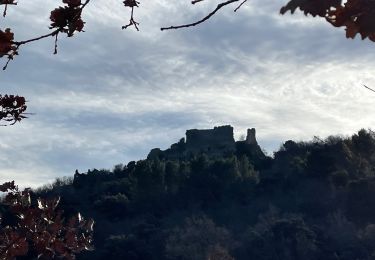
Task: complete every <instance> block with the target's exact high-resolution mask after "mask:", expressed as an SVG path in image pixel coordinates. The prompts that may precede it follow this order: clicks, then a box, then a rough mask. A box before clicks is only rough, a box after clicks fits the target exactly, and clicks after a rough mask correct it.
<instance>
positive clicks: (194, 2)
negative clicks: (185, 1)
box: [191, 0, 203, 5]
mask: <svg viewBox="0 0 375 260" xmlns="http://www.w3.org/2000/svg"><path fill="white" fill-rule="evenodd" d="M202 1H203V0H193V1H191V3H192V4H193V5H195V4H196V3H199V2H202Z"/></svg>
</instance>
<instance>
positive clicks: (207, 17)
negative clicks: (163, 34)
mask: <svg viewBox="0 0 375 260" xmlns="http://www.w3.org/2000/svg"><path fill="white" fill-rule="evenodd" d="M238 1H240V0H228V1H226V2H223V3H220V4H218V5H217V7H216V8H215V9H214V10H213V11H212V12H211V13H209V14H208V15H207V16H205V17H204V18H203V19H201V20H199V21H197V22H194V23H189V24H184V25H178V26H170V27H162V28H160V30H162V31H164V30H171V29H180V28H187V27H192V26H196V25H198V24H201V23H203V22H205V21H207V20H208V19H210V18H211V16H213V15H214V14H215V13H216V12H217V11H219V10H220V9H221V8H223V7H224V6H226V5H229V4H232V3H234V2H238Z"/></svg>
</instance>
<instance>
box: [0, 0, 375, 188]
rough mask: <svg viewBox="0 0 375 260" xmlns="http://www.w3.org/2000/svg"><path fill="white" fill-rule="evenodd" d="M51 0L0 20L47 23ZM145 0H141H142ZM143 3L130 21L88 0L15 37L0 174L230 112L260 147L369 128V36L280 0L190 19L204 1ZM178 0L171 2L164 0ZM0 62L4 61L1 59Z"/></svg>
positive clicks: (107, 155)
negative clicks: (64, 21)
mask: <svg viewBox="0 0 375 260" xmlns="http://www.w3.org/2000/svg"><path fill="white" fill-rule="evenodd" d="M56 2H57V1H55V0H33V1H25V0H19V5H18V6H17V7H10V8H9V11H8V16H7V17H6V19H1V27H0V28H1V29H4V28H6V27H11V28H12V30H13V31H14V32H15V38H16V40H24V39H28V38H31V37H34V36H36V35H41V34H45V33H46V32H48V25H49V20H48V17H49V12H50V10H52V9H53V8H54V7H55V5H56ZM149 2H150V3H149ZM149 2H147V1H144V2H143V1H142V3H141V8H138V9H137V10H136V19H138V21H139V22H140V30H141V31H140V32H137V31H135V30H134V29H133V28H130V29H128V30H125V31H122V30H121V26H122V25H124V24H126V23H127V21H128V10H127V9H124V8H122V4H121V1H119V0H96V1H93V3H92V4H90V5H89V6H87V9H86V10H85V12H84V20H85V21H86V25H85V31H86V32H84V33H80V34H77V35H76V36H74V37H73V38H66V37H63V36H62V37H60V38H59V48H58V51H59V53H58V55H52V52H53V45H54V43H53V39H46V40H43V41H39V42H35V43H32V44H29V45H26V46H23V47H22V48H21V50H20V56H18V57H17V58H16V59H15V61H14V62H11V64H10V65H9V67H8V69H7V70H6V71H5V72H1V74H0V93H1V94H5V93H8V94H19V95H23V96H25V97H27V99H28V100H29V102H28V106H29V108H28V112H32V113H35V115H33V116H31V117H30V118H29V119H27V120H24V121H23V122H22V123H20V124H16V125H15V126H12V127H2V128H0V133H1V135H0V183H1V182H4V181H8V180H16V181H17V183H19V184H20V185H23V186H25V185H27V186H33V187H35V186H38V185H41V184H44V183H47V182H49V181H52V180H53V179H54V178H56V177H59V176H72V175H73V173H74V171H75V169H78V170H79V171H80V172H85V171H87V169H89V168H90V169H91V168H107V169H110V168H112V167H113V166H114V165H115V164H118V163H127V162H129V161H131V160H137V159H142V158H145V157H146V155H147V153H148V151H149V150H150V149H151V148H154V147H160V148H162V149H166V148H168V147H169V146H170V144H172V143H174V142H176V141H178V140H179V139H180V138H181V137H183V136H184V134H185V131H186V129H191V128H212V127H213V126H218V125H226V124H230V125H232V126H234V127H235V137H236V138H239V137H240V136H241V135H243V134H245V132H246V128H250V127H255V128H256V129H257V139H258V142H259V143H260V145H261V146H262V147H263V148H264V149H265V150H266V151H267V152H268V153H269V154H272V152H273V151H274V150H276V149H278V148H279V146H280V144H281V143H282V142H283V141H286V140H288V139H295V140H311V138H312V137H313V136H314V135H315V136H320V137H326V136H328V135H332V134H341V135H350V134H353V133H354V132H356V131H357V130H359V129H360V128H373V126H374V123H375V116H374V115H375V106H374V103H375V93H372V92H370V91H368V90H366V89H365V88H363V87H362V84H366V85H368V86H373V87H375V79H374V77H373V75H374V73H373V72H374V70H373V68H374V67H375V53H374V51H373V50H374V46H375V45H374V43H371V42H370V41H368V40H365V41H361V40H360V39H359V38H358V39H355V40H347V39H345V36H344V35H345V31H344V30H343V29H336V28H333V27H332V26H331V25H330V24H328V23H326V22H325V21H323V20H321V19H316V18H315V19H314V18H306V17H304V16H303V15H300V14H297V15H293V16H292V15H290V14H288V15H285V16H280V15H279V9H280V7H281V6H282V5H283V4H284V1H277V0H251V1H249V2H248V3H247V4H246V5H244V6H243V7H242V8H241V9H240V10H239V12H237V13H234V12H233V9H234V8H235V6H227V7H226V8H224V9H222V10H221V12H220V13H219V14H218V15H216V16H214V17H213V18H212V19H210V20H209V21H208V22H206V23H204V24H202V25H200V26H199V27H193V28H189V29H182V30H177V31H164V32H161V31H160V29H159V28H160V27H162V26H169V25H178V24H181V23H185V22H191V21H195V20H197V19H199V18H201V17H203V16H204V15H205V14H206V13H207V12H209V11H210V10H212V9H213V8H215V6H216V4H217V3H218V1H217V0H211V1H209V0H207V1H205V2H203V3H200V4H197V5H191V4H190V1H188V0H186V1H170V0H160V1H149ZM177 2H178V3H177ZM3 62H5V60H3Z"/></svg>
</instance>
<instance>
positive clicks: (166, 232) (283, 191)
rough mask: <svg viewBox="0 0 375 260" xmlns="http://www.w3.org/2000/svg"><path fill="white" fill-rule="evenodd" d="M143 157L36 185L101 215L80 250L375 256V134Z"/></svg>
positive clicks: (103, 255) (109, 255) (157, 255)
mask: <svg viewBox="0 0 375 260" xmlns="http://www.w3.org/2000/svg"><path fill="white" fill-rule="evenodd" d="M257 159H259V158H254V154H252V153H251V152H250V151H248V152H244V151H241V152H239V151H237V152H235V153H233V154H231V155H230V154H228V156H226V157H216V158H214V157H209V156H207V155H205V154H200V155H197V156H195V157H192V158H190V159H185V160H167V159H164V160H158V159H153V160H141V161H138V162H130V163H128V164H127V165H125V166H124V165H117V166H116V167H115V168H114V169H113V170H112V171H108V170H96V169H94V170H89V171H88V172H87V173H84V174H80V173H78V172H76V174H75V176H74V179H72V180H71V179H70V180H68V181H66V182H64V181H61V180H60V181H58V182H57V183H56V184H55V185H54V186H53V187H44V188H41V189H39V190H38V191H37V193H38V195H39V196H42V197H43V196H61V198H62V199H61V206H62V208H63V209H64V210H65V211H66V212H76V211H80V212H82V213H83V214H84V215H85V216H90V217H93V218H94V219H95V220H96V222H97V223H98V224H97V225H96V228H95V231H94V245H95V250H94V251H91V252H85V253H83V254H80V255H79V259H119V258H118V257H121V259H260V260H263V259H264V260H271V259H285V260H289V259H290V260H297V259H318V260H320V259H321V260H331V259H332V260H337V259H339V260H352V259H360V260H370V259H375V258H374V256H375V207H374V205H375V199H374V198H375V168H374V165H375V134H374V133H373V132H371V131H365V130H361V131H359V132H358V133H357V134H355V135H353V136H352V137H348V138H342V137H329V138H327V139H325V140H320V139H318V138H316V139H314V140H313V141H310V142H294V141H287V142H285V143H284V144H283V145H282V146H281V148H280V150H279V151H277V152H275V154H274V156H273V157H272V158H271V157H268V158H262V159H261V160H257Z"/></svg>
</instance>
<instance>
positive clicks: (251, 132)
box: [245, 128, 258, 144]
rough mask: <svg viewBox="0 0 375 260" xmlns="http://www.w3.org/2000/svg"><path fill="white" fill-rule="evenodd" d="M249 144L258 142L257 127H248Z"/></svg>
mask: <svg viewBox="0 0 375 260" xmlns="http://www.w3.org/2000/svg"><path fill="white" fill-rule="evenodd" d="M245 142H246V143H247V144H258V143H257V140H256V138H255V128H250V129H247V136H246V141H245Z"/></svg>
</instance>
